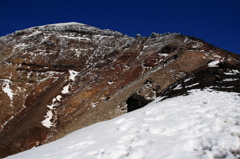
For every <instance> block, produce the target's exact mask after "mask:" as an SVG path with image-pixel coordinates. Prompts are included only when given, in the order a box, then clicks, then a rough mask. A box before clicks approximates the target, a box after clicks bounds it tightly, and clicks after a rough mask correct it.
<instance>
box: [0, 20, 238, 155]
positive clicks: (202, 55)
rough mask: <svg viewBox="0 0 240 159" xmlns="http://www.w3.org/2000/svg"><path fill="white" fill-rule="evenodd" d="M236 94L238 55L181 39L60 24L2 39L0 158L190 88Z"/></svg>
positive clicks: (186, 91)
mask: <svg viewBox="0 0 240 159" xmlns="http://www.w3.org/2000/svg"><path fill="white" fill-rule="evenodd" d="M203 88H209V89H214V90H219V91H227V92H240V56H239V55H237V54H234V53H231V52H229V51H226V50H223V49H221V48H217V47H215V46H213V45H211V44H208V43H206V42H204V41H203V40H201V39H198V38H196V37H192V36H184V35H181V34H179V33H166V34H158V33H152V34H151V36H150V37H141V36H140V35H139V34H137V35H136V37H135V38H133V37H129V36H127V35H125V34H122V33H120V32H117V31H112V30H109V29H105V30H102V29H99V28H96V27H92V26H89V25H85V24H81V23H62V24H52V25H45V26H39V27H33V28H29V29H25V30H20V31H16V32H14V33H12V34H9V35H6V36H4V37H0V106H1V109H0V141H1V144H0V157H6V156H8V155H12V154H16V153H18V152H21V151H24V150H27V149H30V148H33V147H35V146H39V145H42V144H45V143H48V142H51V141H54V140H56V139H59V138H61V137H63V136H65V135H67V134H69V133H71V132H73V131H75V130H77V129H80V128H83V127H86V126H89V125H91V124H94V123H97V122H101V121H105V120H108V119H111V118H114V117H117V116H119V115H122V114H124V113H127V112H130V111H134V110H136V109H138V108H141V107H144V106H145V105H146V104H148V103H149V102H151V101H152V100H154V99H155V98H156V97H159V96H161V97H162V100H164V99H166V98H170V97H175V96H179V95H187V94H188V92H189V91H190V90H191V89H203Z"/></svg>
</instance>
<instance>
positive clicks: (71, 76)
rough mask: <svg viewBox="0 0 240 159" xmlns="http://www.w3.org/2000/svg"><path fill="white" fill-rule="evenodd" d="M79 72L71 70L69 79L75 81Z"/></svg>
mask: <svg viewBox="0 0 240 159" xmlns="http://www.w3.org/2000/svg"><path fill="white" fill-rule="evenodd" d="M78 73H79V72H77V71H74V70H69V74H70V76H69V80H72V81H75V77H76V76H77V74H78Z"/></svg>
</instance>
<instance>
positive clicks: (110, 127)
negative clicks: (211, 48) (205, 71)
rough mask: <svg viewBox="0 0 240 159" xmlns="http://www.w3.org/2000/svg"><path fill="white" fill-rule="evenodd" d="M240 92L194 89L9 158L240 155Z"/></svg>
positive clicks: (147, 158)
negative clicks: (186, 94)
mask: <svg viewBox="0 0 240 159" xmlns="http://www.w3.org/2000/svg"><path fill="white" fill-rule="evenodd" d="M239 136H240V96H239V95H238V94H236V93H227V92H216V91H211V90H207V89H206V90H203V91H200V90H193V91H192V93H191V94H190V95H188V96H180V97H175V98H171V99H166V100H164V101H160V99H159V98H157V99H156V100H155V101H153V102H152V103H150V104H149V105H147V106H146V107H144V108H142V109H139V110H136V111H133V112H131V113H127V114H124V115H122V116H120V117H117V118H115V119H112V120H109V121H105V122H101V123H97V124H94V125H92V126H89V127H86V128H83V129H81V130H78V131H76V132H73V133H72V134H69V135H68V136H66V137H64V138H62V139H59V140H57V141H55V142H52V143H49V144H46V145H43V146H39V147H37V148H33V149H31V150H28V151H25V152H22V153H19V154H17V155H13V156H10V157H7V158H8V159H95V158H96V159H143V158H144V159H160V158H161V159H163V158H164V159H195V158H202V159H207V158H209V159H211V158H228V159H230V158H240V155H237V154H238V153H239V154H240V142H239Z"/></svg>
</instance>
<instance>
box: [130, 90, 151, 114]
mask: <svg viewBox="0 0 240 159" xmlns="http://www.w3.org/2000/svg"><path fill="white" fill-rule="evenodd" d="M151 101H152V100H147V99H145V98H144V97H143V96H140V95H138V94H137V93H134V94H133V95H132V96H130V97H129V98H128V99H127V101H126V103H127V109H128V110H127V111H128V112H131V111H134V110H136V109H139V108H142V107H144V106H145V105H147V104H148V103H150V102H151Z"/></svg>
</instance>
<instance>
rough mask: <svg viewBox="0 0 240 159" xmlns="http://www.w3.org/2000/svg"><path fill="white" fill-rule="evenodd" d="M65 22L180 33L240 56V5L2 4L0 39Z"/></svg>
mask: <svg viewBox="0 0 240 159" xmlns="http://www.w3.org/2000/svg"><path fill="white" fill-rule="evenodd" d="M62 22H80V23H84V24H88V25H92V26H95V27H98V28H101V29H112V30H116V31H120V32H122V33H124V34H127V35H129V36H135V34H137V33H140V34H142V36H150V34H151V32H157V33H166V32H178V33H181V34H183V35H192V36H196V37H198V38H201V39H203V40H205V41H206V42H209V43H211V44H213V45H215V46H218V47H221V48H223V49H226V50H229V51H232V52H234V53H238V54H240V50H239V49H238V47H239V45H240V0H118V1H117V0H84V1H81V0H0V36H4V35H6V34H9V33H12V32H14V31H15V30H21V29H25V28H29V27H33V26H39V25H45V24H52V23H62Z"/></svg>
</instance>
